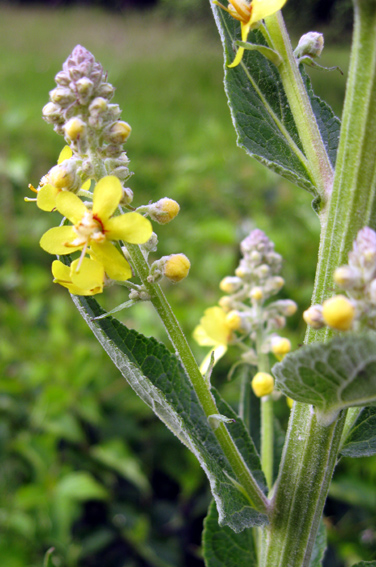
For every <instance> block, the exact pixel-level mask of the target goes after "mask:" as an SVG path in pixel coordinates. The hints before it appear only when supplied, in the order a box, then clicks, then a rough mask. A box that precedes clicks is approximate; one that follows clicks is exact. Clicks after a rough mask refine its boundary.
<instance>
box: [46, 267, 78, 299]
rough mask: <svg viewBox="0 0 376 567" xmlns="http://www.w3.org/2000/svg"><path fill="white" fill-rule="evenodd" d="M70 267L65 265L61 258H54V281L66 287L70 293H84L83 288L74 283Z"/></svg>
mask: <svg viewBox="0 0 376 567" xmlns="http://www.w3.org/2000/svg"><path fill="white" fill-rule="evenodd" d="M69 272H70V267H69V266H65V265H64V264H63V263H62V262H60V260H54V261H53V262H52V275H53V276H54V283H58V284H59V285H61V286H63V287H66V288H67V289H68V290H69V291H70V293H73V294H74V295H83V294H82V293H81V291H82V290H81V289H80V288H78V287H77V286H75V285H73V284H72V281H71V279H70V275H69Z"/></svg>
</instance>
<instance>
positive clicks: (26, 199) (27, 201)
mask: <svg viewBox="0 0 376 567" xmlns="http://www.w3.org/2000/svg"><path fill="white" fill-rule="evenodd" d="M24 201H26V203H31V202H33V201H35V202H36V201H37V200H36V199H30V198H29V197H24Z"/></svg>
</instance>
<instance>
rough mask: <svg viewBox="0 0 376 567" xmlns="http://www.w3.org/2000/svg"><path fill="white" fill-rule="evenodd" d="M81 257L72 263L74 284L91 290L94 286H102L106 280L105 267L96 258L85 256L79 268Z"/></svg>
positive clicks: (71, 270) (71, 275) (71, 273)
mask: <svg viewBox="0 0 376 567" xmlns="http://www.w3.org/2000/svg"><path fill="white" fill-rule="evenodd" d="M79 262H80V259H79V258H78V259H77V260H74V261H73V262H72V263H71V265H70V278H71V280H72V282H73V284H74V285H76V286H77V287H80V288H82V289H86V290H90V289H93V288H99V287H100V288H102V289H103V281H104V267H103V265H102V264H100V263H99V262H97V261H96V260H90V259H89V258H84V259H83V260H82V262H81V265H80V267H79V270H78V271H77V267H78V266H79Z"/></svg>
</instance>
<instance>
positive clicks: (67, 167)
mask: <svg viewBox="0 0 376 567" xmlns="http://www.w3.org/2000/svg"><path fill="white" fill-rule="evenodd" d="M46 178H47V181H48V183H50V184H51V185H53V186H54V187H56V188H57V189H62V190H66V191H69V190H73V189H75V188H76V186H77V182H78V179H77V175H76V173H75V170H74V167H73V166H72V165H71V164H70V163H69V160H66V161H64V162H62V163H61V164H60V165H55V166H54V167H53V168H52V169H50V171H49V172H48V173H47V175H46Z"/></svg>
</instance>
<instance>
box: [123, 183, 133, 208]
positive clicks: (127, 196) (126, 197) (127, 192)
mask: <svg viewBox="0 0 376 567" xmlns="http://www.w3.org/2000/svg"><path fill="white" fill-rule="evenodd" d="M132 201H133V191H132V189H131V188H130V187H123V196H122V198H121V201H120V204H121V205H125V206H127V205H130V204H131V202H132Z"/></svg>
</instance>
